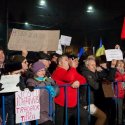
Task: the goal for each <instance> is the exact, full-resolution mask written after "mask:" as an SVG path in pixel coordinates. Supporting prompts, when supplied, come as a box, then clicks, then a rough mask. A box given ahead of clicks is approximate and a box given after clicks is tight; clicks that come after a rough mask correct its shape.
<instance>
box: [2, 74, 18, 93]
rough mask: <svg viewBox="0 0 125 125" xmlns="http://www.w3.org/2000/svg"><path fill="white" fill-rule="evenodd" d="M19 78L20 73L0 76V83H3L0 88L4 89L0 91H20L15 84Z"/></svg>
mask: <svg viewBox="0 0 125 125" xmlns="http://www.w3.org/2000/svg"><path fill="white" fill-rule="evenodd" d="M19 78H20V74H15V75H3V76H1V79H0V83H2V84H3V85H2V88H4V89H3V90H1V91H0V93H7V92H16V91H20V89H19V87H17V86H16V85H17V83H19V80H20V79H19Z"/></svg>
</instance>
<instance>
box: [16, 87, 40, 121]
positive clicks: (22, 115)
mask: <svg viewBox="0 0 125 125" xmlns="http://www.w3.org/2000/svg"><path fill="white" fill-rule="evenodd" d="M39 95H40V90H39V89H35V90H34V91H33V92H30V91H29V90H28V89H25V90H24V91H19V92H16V93H15V112H16V123H22V122H27V121H32V120H36V119H39V118H40V97H39Z"/></svg>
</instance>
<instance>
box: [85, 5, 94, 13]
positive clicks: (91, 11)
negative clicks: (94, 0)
mask: <svg viewBox="0 0 125 125" xmlns="http://www.w3.org/2000/svg"><path fill="white" fill-rule="evenodd" d="M86 12H87V13H93V12H94V8H93V6H91V5H90V6H88V7H87V11H86Z"/></svg>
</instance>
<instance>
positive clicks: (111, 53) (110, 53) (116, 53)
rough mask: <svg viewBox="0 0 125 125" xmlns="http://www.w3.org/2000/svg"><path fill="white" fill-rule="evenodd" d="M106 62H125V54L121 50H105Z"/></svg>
mask: <svg viewBox="0 0 125 125" xmlns="http://www.w3.org/2000/svg"><path fill="white" fill-rule="evenodd" d="M105 54H106V60H107V61H112V60H113V59H115V60H123V53H122V51H121V50H120V49H108V50H105Z"/></svg>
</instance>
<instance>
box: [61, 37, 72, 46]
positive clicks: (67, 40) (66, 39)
mask: <svg viewBox="0 0 125 125" xmlns="http://www.w3.org/2000/svg"><path fill="white" fill-rule="evenodd" d="M71 39H72V37H70V36H65V35H61V38H60V41H61V45H64V46H70V43H71Z"/></svg>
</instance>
